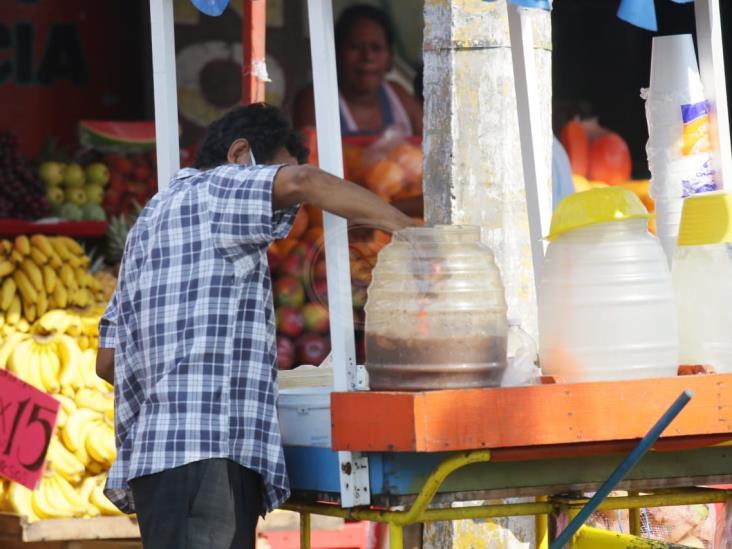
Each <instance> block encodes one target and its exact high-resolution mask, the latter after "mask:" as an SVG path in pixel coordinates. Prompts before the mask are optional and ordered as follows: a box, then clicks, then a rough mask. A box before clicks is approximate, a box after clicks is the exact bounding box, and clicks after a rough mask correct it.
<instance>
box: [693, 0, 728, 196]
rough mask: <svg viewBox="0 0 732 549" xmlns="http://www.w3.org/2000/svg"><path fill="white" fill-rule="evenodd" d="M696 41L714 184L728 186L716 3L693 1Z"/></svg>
mask: <svg viewBox="0 0 732 549" xmlns="http://www.w3.org/2000/svg"><path fill="white" fill-rule="evenodd" d="M694 13H695V16H696V40H697V45H698V47H699V73H700V74H701V79H702V83H703V84H704V93H705V94H706V96H707V98H708V99H709V102H710V103H711V104H712V113H713V116H712V124H711V127H710V131H711V133H712V140H713V142H714V145H715V152H714V155H713V156H712V158H713V162H714V168H715V169H716V170H717V174H719V175H718V178H717V181H718V183H720V184H722V185H723V186H724V187H726V188H730V187H731V186H732V141H730V131H729V113H728V108H727V85H726V82H725V79H724V54H723V51H722V21H721V18H720V13H719V0H695V2H694Z"/></svg>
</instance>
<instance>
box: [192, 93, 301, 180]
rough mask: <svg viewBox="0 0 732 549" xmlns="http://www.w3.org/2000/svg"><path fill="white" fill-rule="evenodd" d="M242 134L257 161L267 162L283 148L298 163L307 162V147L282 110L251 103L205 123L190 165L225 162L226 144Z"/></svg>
mask: <svg viewBox="0 0 732 549" xmlns="http://www.w3.org/2000/svg"><path fill="white" fill-rule="evenodd" d="M242 137H243V138H244V139H246V140H247V141H249V146H250V147H251V149H252V153H253V154H254V159H255V160H256V161H257V164H267V163H269V162H271V161H272V160H273V159H274V157H275V155H276V154H277V152H278V151H280V150H281V149H282V148H283V147H284V148H285V149H287V151H288V152H289V153H290V154H291V155H292V156H294V157H295V158H297V161H298V162H299V163H300V164H304V163H306V162H307V158H308V150H307V148H306V147H305V145H304V144H303V142H302V138H301V137H300V134H299V133H298V132H297V130H295V129H294V128H293V127H292V124H290V121H289V120H288V119H287V117H286V116H285V114H284V113H283V112H282V110H280V109H278V108H277V107H274V106H272V105H268V104H267V103H252V104H251V105H246V106H240V107H236V108H234V109H232V110H230V111H229V112H228V113H226V114H225V115H224V116H222V117H221V118H219V119H218V120H216V121H215V122H212V123H211V125H209V127H208V131H207V132H206V137H205V138H204V139H203V143H201V147H200V149H199V150H198V154H197V155H196V161H195V163H194V166H195V167H196V168H198V169H202V168H215V167H216V166H220V165H222V164H226V163H227V162H228V160H227V158H226V155H227V154H228V152H229V147H230V146H231V144H232V143H233V142H234V141H236V140H237V139H239V138H242Z"/></svg>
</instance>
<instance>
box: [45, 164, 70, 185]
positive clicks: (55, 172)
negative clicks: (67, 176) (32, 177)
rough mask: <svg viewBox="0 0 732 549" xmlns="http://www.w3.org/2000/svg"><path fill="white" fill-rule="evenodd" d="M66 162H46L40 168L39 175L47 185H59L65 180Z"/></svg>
mask: <svg viewBox="0 0 732 549" xmlns="http://www.w3.org/2000/svg"><path fill="white" fill-rule="evenodd" d="M65 168H66V165H65V164H61V163H60V162H44V163H43V164H41V167H40V168H39V169H38V175H39V176H40V177H41V181H43V182H44V183H45V184H46V185H48V186H51V185H58V184H59V183H61V182H62V181H63V180H64V169H65Z"/></svg>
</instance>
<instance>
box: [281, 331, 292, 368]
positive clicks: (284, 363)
mask: <svg viewBox="0 0 732 549" xmlns="http://www.w3.org/2000/svg"><path fill="white" fill-rule="evenodd" d="M294 365H295V345H294V344H293V343H292V340H290V338H287V337H285V336H277V368H278V369H280V370H289V369H290V368H292V367H293V366H294Z"/></svg>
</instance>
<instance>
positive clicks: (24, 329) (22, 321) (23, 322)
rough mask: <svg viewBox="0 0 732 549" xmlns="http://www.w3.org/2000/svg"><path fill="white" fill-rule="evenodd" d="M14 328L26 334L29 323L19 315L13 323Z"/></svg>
mask: <svg viewBox="0 0 732 549" xmlns="http://www.w3.org/2000/svg"><path fill="white" fill-rule="evenodd" d="M15 329H16V330H18V331H19V332H24V333H26V334H27V333H28V332H30V324H28V321H27V320H26V319H25V318H23V317H20V320H19V321H18V323H17V324H16V325H15Z"/></svg>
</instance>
